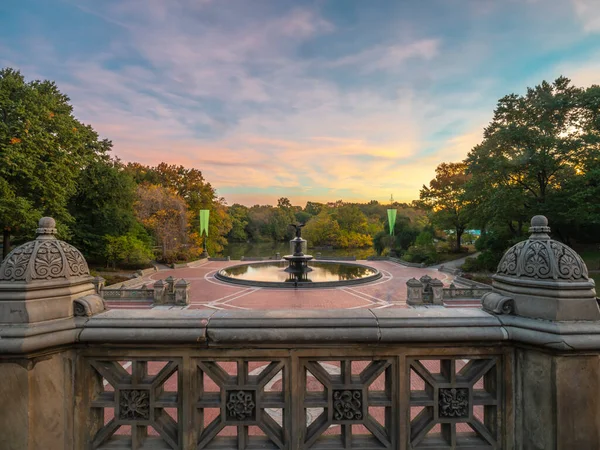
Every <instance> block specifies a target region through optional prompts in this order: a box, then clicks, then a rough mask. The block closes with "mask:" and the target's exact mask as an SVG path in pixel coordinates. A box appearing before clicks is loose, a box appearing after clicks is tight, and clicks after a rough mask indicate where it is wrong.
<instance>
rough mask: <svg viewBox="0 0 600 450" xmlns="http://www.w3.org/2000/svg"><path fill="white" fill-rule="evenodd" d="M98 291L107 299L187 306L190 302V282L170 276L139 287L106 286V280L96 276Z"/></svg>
mask: <svg viewBox="0 0 600 450" xmlns="http://www.w3.org/2000/svg"><path fill="white" fill-rule="evenodd" d="M93 283H94V285H95V288H96V293H97V294H98V295H100V296H101V297H102V298H103V299H104V300H107V301H119V302H139V301H152V302H153V303H154V304H156V305H179V306H185V305H188V304H189V302H190V283H189V282H188V281H186V280H184V279H183V278H182V279H179V280H176V279H174V278H173V277H168V278H167V279H166V280H164V281H163V280H158V281H156V282H155V283H154V284H152V285H149V284H144V285H143V286H141V287H139V288H128V287H124V286H121V287H119V288H107V287H104V280H103V279H102V278H100V277H96V278H95V279H94V280H93Z"/></svg>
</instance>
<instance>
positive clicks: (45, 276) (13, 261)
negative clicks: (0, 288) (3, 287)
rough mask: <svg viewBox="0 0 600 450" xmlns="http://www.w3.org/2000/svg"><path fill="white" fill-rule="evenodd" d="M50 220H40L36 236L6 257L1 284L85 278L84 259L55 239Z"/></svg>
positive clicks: (54, 231)
mask: <svg viewBox="0 0 600 450" xmlns="http://www.w3.org/2000/svg"><path fill="white" fill-rule="evenodd" d="M55 226H56V224H55V222H54V219H52V218H50V217H44V218H42V219H40V222H39V228H38V229H37V233H38V236H37V238H36V240H35V241H31V242H27V243H25V244H23V245H21V246H19V247H17V248H15V249H14V250H13V251H12V252H10V253H9V254H8V256H7V257H6V259H5V260H4V262H3V263H2V265H0V282H2V281H25V282H32V281H46V280H55V279H65V280H68V279H72V278H77V277H83V276H89V274H90V271H89V268H88V265H87V263H86V261H85V258H84V257H83V255H82V254H81V252H80V251H79V250H77V249H76V248H75V247H73V246H72V245H69V244H67V243H66V242H63V241H59V240H58V239H56V237H55V236H54V234H55V233H56V228H55Z"/></svg>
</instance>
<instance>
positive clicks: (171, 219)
mask: <svg viewBox="0 0 600 450" xmlns="http://www.w3.org/2000/svg"><path fill="white" fill-rule="evenodd" d="M134 208H135V214H136V217H137V219H138V220H139V221H140V222H141V223H142V224H143V225H144V226H145V227H146V228H147V229H149V230H150V231H151V232H152V234H153V235H154V237H155V239H156V242H157V244H158V245H159V247H160V248H161V250H162V258H163V260H171V259H175V258H176V253H177V252H178V251H180V250H181V248H182V246H184V245H185V244H188V234H187V227H188V209H187V207H186V204H185V201H184V199H183V198H181V197H180V196H179V195H177V193H176V192H175V191H174V190H173V189H169V188H165V187H163V186H158V185H152V184H142V185H140V186H138V189H137V201H136V202H135V205H134Z"/></svg>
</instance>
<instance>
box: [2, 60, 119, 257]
mask: <svg viewBox="0 0 600 450" xmlns="http://www.w3.org/2000/svg"><path fill="white" fill-rule="evenodd" d="M110 148H111V143H110V141H108V140H101V139H99V137H98V134H97V133H96V132H95V131H94V130H93V129H92V127H90V126H87V125H84V124H82V123H81V122H79V121H78V120H77V119H76V118H75V117H74V115H73V108H72V106H71V105H70V103H69V98H68V97H67V96H66V95H65V94H63V93H61V92H60V91H59V89H58V87H57V86H56V84H55V83H54V82H52V81H48V80H44V81H40V80H35V81H30V82H26V81H25V79H24V77H23V75H21V73H20V72H19V71H16V70H13V69H10V68H6V69H2V70H0V192H1V194H2V195H1V196H0V228H1V229H2V230H3V241H4V256H5V255H6V253H7V252H8V250H9V248H10V236H11V234H12V235H18V234H19V233H25V234H27V233H28V232H29V231H30V230H32V229H33V228H34V223H35V220H36V219H38V218H39V217H41V216H42V215H51V216H53V217H54V218H55V219H57V222H58V223H59V224H60V225H62V226H63V229H62V230H60V231H62V233H63V235H68V234H69V233H68V228H67V227H66V226H67V225H69V224H72V223H73V217H72V216H71V214H70V212H69V210H68V208H67V205H68V201H69V199H70V198H71V196H72V195H73V194H74V193H75V191H76V185H77V179H78V177H79V173H80V171H81V170H82V169H83V168H85V167H86V166H87V165H88V164H90V163H91V162H93V161H95V160H96V159H98V158H99V157H100V156H101V155H104V154H106V152H108V151H109V150H110Z"/></svg>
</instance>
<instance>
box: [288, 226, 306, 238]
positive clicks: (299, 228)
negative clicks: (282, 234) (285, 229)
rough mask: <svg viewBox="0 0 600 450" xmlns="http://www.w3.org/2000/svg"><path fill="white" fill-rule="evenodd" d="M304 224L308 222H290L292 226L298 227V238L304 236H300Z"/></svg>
mask: <svg viewBox="0 0 600 450" xmlns="http://www.w3.org/2000/svg"><path fill="white" fill-rule="evenodd" d="M304 225H306V224H305V223H303V224H296V223H291V224H290V227H294V228H295V229H296V237H297V238H299V237H302V236H300V233H301V229H302V227H303V226H304Z"/></svg>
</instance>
